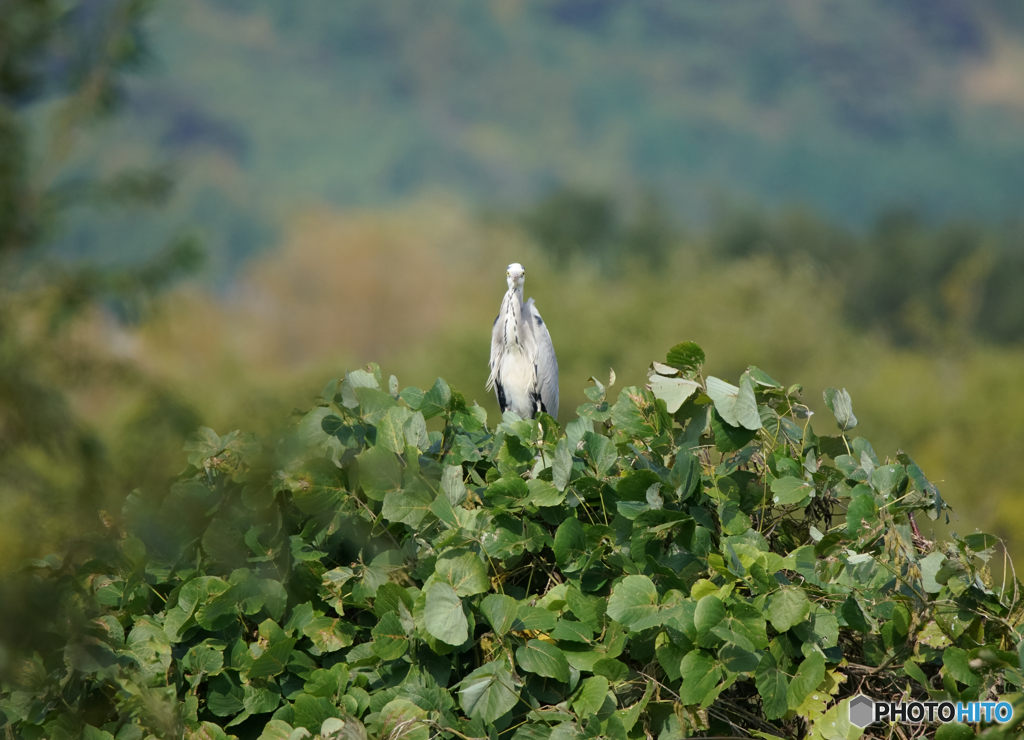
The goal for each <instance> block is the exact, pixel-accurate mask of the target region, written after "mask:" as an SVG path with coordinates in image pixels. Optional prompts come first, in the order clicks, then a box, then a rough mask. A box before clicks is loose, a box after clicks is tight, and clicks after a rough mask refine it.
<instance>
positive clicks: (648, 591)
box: [608, 576, 658, 627]
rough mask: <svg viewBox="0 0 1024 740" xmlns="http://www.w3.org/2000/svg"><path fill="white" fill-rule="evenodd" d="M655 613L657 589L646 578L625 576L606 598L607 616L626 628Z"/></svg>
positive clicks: (656, 608) (656, 610)
mask: <svg viewBox="0 0 1024 740" xmlns="http://www.w3.org/2000/svg"><path fill="white" fill-rule="evenodd" d="M657 612H658V589H657V588H655V586H654V582H653V581H652V580H651V579H650V578H648V577H647V576H626V577H625V578H623V579H622V580H621V581H620V582H619V583H617V584H615V587H614V588H612V593H611V596H609V597H608V616H609V617H611V618H612V619H614V620H615V621H616V622H619V623H621V624H624V625H625V626H626V627H630V626H632V625H634V624H636V623H637V622H639V621H640V620H642V619H644V618H645V617H650V616H652V615H654V614H656V613H657Z"/></svg>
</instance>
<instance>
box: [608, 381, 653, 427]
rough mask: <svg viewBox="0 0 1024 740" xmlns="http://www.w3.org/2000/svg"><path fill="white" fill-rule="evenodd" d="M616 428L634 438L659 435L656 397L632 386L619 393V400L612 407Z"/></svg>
mask: <svg viewBox="0 0 1024 740" xmlns="http://www.w3.org/2000/svg"><path fill="white" fill-rule="evenodd" d="M612 421H613V422H614V423H615V426H616V427H618V428H619V429H621V430H622V431H623V432H625V433H626V434H629V435H630V436H633V437H653V436H654V435H656V434H657V433H658V414H657V408H656V407H655V405H654V396H653V395H651V394H650V392H649V391H641V390H640V389H639V388H636V387H634V386H630V387H627V388H623V389H622V390H621V391H619V400H618V401H616V402H615V405H614V406H612Z"/></svg>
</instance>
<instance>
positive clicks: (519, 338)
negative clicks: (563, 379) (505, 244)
mask: <svg viewBox="0 0 1024 740" xmlns="http://www.w3.org/2000/svg"><path fill="white" fill-rule="evenodd" d="M505 275H506V278H507V282H508V292H506V293H505V297H504V298H502V300H501V310H500V311H499V312H498V318H496V319H495V320H494V329H493V330H492V331H491V363H490V364H491V374H490V377H488V378H487V390H490V389H491V388H492V387H493V388H494V390H495V392H496V393H497V395H498V405H499V406H501V410H502V411H503V412H504V411H507V410H509V409H511V410H512V411H515V412H516V413H517V414H518V415H519V416H520V417H522V418H523V419H532V418H533V417H534V415H535V414H536V413H537V412H538V411H544V412H546V413H548V414H551V416H553V417H557V416H558V360H556V359H555V348H554V346H553V345H552V344H551V334H549V333H548V327H547V326H546V325H545V324H544V320H543V319H541V317H540V313H539V312H538V311H537V308H536V306H534V305H533V299H532V298H531V299H530V300H528V301H527V302H526V303H523V280H524V279H525V278H526V270H525V269H524V268H523V266H522V265H520V264H519V263H518V262H513V263H512V264H511V265H509V266H508V271H507V272H506V273H505Z"/></svg>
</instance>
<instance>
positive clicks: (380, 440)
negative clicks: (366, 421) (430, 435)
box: [377, 406, 426, 455]
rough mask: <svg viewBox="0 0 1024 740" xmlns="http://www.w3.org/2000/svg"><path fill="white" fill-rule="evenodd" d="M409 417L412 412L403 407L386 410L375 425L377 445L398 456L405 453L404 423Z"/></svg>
mask: <svg viewBox="0 0 1024 740" xmlns="http://www.w3.org/2000/svg"><path fill="white" fill-rule="evenodd" d="M417 413H419V412H417ZM410 416H412V412H411V411H409V409H407V408H405V407H404V406H395V407H393V408H390V409H388V410H387V413H385V414H384V416H383V417H382V418H381V420H380V423H379V424H378V425H377V444H379V445H383V446H384V447H387V448H388V449H389V450H391V451H392V452H394V453H396V454H399V455H401V454H402V453H403V452H405V423H406V422H407V421H408V420H409V417H410ZM424 430H426V427H424Z"/></svg>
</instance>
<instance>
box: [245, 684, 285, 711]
mask: <svg viewBox="0 0 1024 740" xmlns="http://www.w3.org/2000/svg"><path fill="white" fill-rule="evenodd" d="M242 688H243V690H244V691H245V696H244V698H243V699H242V705H243V706H244V707H245V711H247V712H248V713H249V714H267V713H268V712H273V711H274V710H275V709H277V707H278V705H279V704H280V703H281V691H280V690H279V689H277V687H276V686H274V687H273V688H274V690H270V689H265V688H262V687H257V686H253V685H252V684H246V685H245V686H243V687H242Z"/></svg>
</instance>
